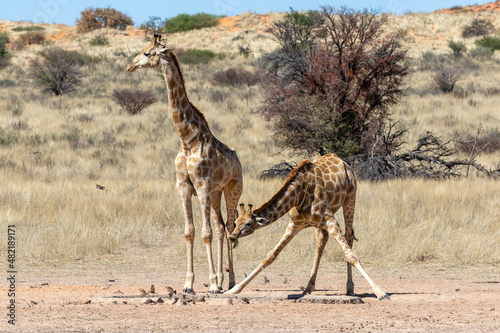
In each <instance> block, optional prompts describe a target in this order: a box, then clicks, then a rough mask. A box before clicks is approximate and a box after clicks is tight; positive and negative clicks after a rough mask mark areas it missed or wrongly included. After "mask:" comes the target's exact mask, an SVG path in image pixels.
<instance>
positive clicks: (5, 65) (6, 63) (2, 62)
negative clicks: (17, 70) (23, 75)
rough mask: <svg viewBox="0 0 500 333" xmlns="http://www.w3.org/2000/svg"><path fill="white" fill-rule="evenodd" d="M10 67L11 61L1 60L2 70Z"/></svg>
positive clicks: (0, 66) (0, 68) (0, 67)
mask: <svg viewBox="0 0 500 333" xmlns="http://www.w3.org/2000/svg"><path fill="white" fill-rule="evenodd" d="M9 65H10V61H9V59H4V58H0V70H2V69H4V68H5V67H7V66H9Z"/></svg>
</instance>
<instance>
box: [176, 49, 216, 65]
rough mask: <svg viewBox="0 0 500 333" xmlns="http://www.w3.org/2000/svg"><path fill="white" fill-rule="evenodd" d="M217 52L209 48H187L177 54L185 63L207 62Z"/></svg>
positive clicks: (214, 56)
mask: <svg viewBox="0 0 500 333" xmlns="http://www.w3.org/2000/svg"><path fill="white" fill-rule="evenodd" d="M216 57H217V54H216V53H215V52H213V51H210V50H198V49H188V50H187V51H186V52H184V53H183V54H182V55H180V56H179V60H180V61H181V62H183V63H185V64H208V63H209V62H211V61H212V60H213V59H214V58H216Z"/></svg>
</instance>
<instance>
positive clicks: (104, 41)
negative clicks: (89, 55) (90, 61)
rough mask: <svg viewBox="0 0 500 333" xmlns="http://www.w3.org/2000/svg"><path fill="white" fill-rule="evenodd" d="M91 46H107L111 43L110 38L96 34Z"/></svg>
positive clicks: (90, 42)
mask: <svg viewBox="0 0 500 333" xmlns="http://www.w3.org/2000/svg"><path fill="white" fill-rule="evenodd" d="M89 44H90V46H106V45H109V38H108V37H106V36H103V35H99V36H95V37H94V38H92V39H91V40H90V41H89Z"/></svg>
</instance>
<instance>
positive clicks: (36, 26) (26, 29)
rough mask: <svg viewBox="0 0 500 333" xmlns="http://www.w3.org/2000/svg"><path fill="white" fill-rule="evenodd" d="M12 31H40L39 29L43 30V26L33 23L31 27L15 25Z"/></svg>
mask: <svg viewBox="0 0 500 333" xmlns="http://www.w3.org/2000/svg"><path fill="white" fill-rule="evenodd" d="M12 30H13V31H16V32H19V31H41V30H45V28H44V27H40V26H38V25H34V26H31V27H16V28H14V29H12Z"/></svg>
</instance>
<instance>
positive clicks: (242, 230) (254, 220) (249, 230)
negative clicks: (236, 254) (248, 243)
mask: <svg viewBox="0 0 500 333" xmlns="http://www.w3.org/2000/svg"><path fill="white" fill-rule="evenodd" d="M252 208H253V206H252V205H248V209H247V210H245V205H244V204H240V210H239V212H238V218H237V219H236V221H235V222H234V224H235V225H234V230H233V233H232V234H231V235H229V236H228V238H229V240H230V241H231V242H233V243H236V241H237V240H238V238H241V237H245V236H248V235H251V234H253V232H254V231H255V230H257V229H259V228H262V227H263V226H265V225H266V224H268V223H269V220H268V219H266V218H264V217H259V216H256V215H255V214H254V213H253V209H252Z"/></svg>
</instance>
